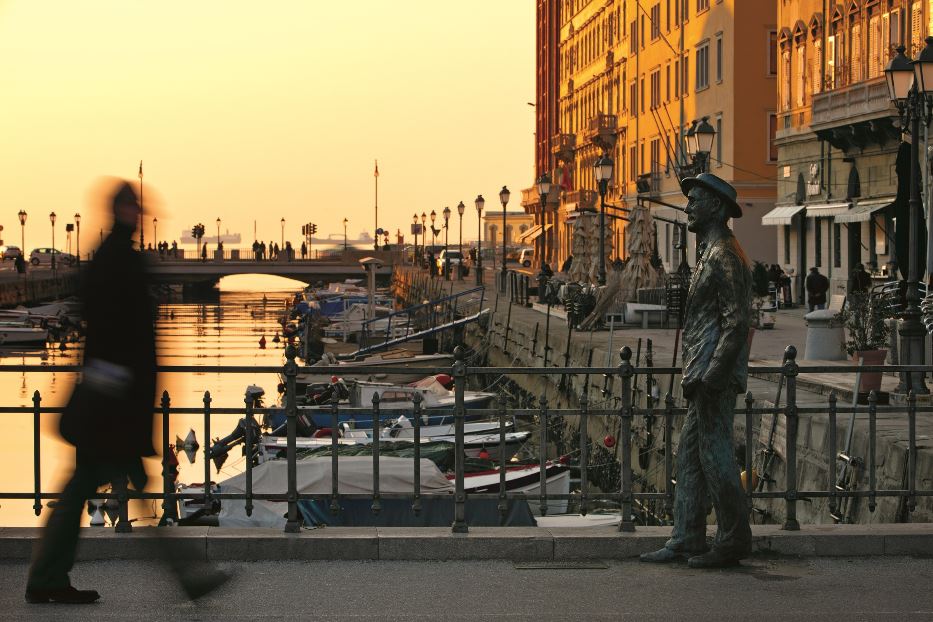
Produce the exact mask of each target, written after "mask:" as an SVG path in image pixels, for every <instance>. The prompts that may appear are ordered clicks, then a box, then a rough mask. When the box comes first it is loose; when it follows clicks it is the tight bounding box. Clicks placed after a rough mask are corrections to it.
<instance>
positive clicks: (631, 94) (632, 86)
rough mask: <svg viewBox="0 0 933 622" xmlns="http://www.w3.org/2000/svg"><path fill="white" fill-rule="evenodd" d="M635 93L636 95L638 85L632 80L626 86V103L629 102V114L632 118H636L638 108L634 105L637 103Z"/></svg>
mask: <svg viewBox="0 0 933 622" xmlns="http://www.w3.org/2000/svg"><path fill="white" fill-rule="evenodd" d="M637 93H638V84H637V83H636V81H635V80H632V81H631V82H630V83H629V85H628V101H629V112H630V114H631V115H632V116H633V117H637V116H638V106H637V105H636V102H638V99H637Z"/></svg>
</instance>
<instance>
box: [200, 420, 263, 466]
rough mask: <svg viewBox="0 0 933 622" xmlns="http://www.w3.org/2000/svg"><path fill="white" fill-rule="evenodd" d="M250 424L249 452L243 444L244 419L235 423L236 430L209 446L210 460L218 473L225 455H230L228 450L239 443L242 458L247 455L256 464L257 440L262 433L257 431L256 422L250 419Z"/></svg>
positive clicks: (244, 433)
mask: <svg viewBox="0 0 933 622" xmlns="http://www.w3.org/2000/svg"><path fill="white" fill-rule="evenodd" d="M250 423H251V424H252V428H253V438H252V441H253V446H252V448H249V449H251V451H249V450H248V448H247V447H246V446H245V442H246V419H245V418H244V419H240V420H239V421H238V422H237V425H236V428H234V430H233V432H231V433H230V434H228V435H227V436H225V437H223V438H221V439H218V440H216V441H214V444H213V445H211V450H210V459H211V460H212V461H213V462H214V466H215V467H217V470H218V471H220V467H221V466H223V463H224V462H226V460H227V454H229V453H230V450H231V449H233V447H235V446H236V445H239V444H240V443H244V447H243V455H244V456H246V455H249V456H250V457H251V458H252V460H253V464H256V463H257V462H258V457H259V438H260V436H261V434H262V433H261V430H260V429H259V424H258V423H257V422H256V420H255V419H251V420H250Z"/></svg>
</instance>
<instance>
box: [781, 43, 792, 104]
mask: <svg viewBox="0 0 933 622" xmlns="http://www.w3.org/2000/svg"><path fill="white" fill-rule="evenodd" d="M790 84H791V82H790V50H789V49H786V48H785V49H784V50H782V51H781V108H782V109H783V110H790Z"/></svg>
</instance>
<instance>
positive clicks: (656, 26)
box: [651, 4, 661, 41]
mask: <svg viewBox="0 0 933 622" xmlns="http://www.w3.org/2000/svg"><path fill="white" fill-rule="evenodd" d="M659 38H661V5H660V4H656V5H654V6H653V7H651V40H652V41H654V40H655V39H659Z"/></svg>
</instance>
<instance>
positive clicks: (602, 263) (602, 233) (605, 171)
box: [593, 153, 612, 285]
mask: <svg viewBox="0 0 933 622" xmlns="http://www.w3.org/2000/svg"><path fill="white" fill-rule="evenodd" d="M593 168H594V169H595V171H596V181H597V182H598V183H599V277H598V278H599V284H600V285H605V284H606V189H607V188H608V186H609V180H610V179H611V178H612V158H610V157H609V154H608V153H603V157H601V158H599V159H598V160H596V162H595V163H594V164H593Z"/></svg>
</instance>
